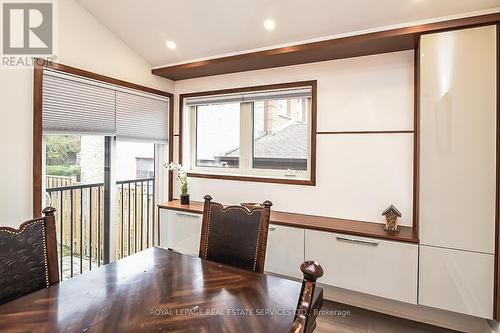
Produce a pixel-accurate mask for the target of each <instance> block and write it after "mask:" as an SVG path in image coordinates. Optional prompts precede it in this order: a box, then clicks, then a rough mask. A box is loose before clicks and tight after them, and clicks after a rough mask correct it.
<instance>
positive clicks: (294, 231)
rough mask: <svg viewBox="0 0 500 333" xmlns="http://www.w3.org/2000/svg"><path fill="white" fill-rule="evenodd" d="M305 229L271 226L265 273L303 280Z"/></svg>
mask: <svg viewBox="0 0 500 333" xmlns="http://www.w3.org/2000/svg"><path fill="white" fill-rule="evenodd" d="M303 262H304V229H299V228H291V227H285V226H280V225H273V224H271V225H269V233H268V238H267V249H266V265H265V271H266V272H271V273H276V274H281V275H285V276H290V277H295V278H299V279H301V278H302V272H301V271H300V265H301V264H302V263H303Z"/></svg>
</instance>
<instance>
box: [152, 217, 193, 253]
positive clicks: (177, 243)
mask: <svg viewBox="0 0 500 333" xmlns="http://www.w3.org/2000/svg"><path fill="white" fill-rule="evenodd" d="M200 237H201V215H199V214H192V213H185V212H179V211H175V210H167V209H160V246H162V247H165V248H170V249H172V250H174V251H177V252H180V253H183V254H188V255H192V256H198V253H199V247H200Z"/></svg>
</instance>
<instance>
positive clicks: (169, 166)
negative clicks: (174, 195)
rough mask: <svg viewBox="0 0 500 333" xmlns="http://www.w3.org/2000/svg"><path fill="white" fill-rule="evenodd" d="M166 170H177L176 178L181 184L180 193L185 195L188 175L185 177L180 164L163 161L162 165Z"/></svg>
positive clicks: (185, 173)
mask: <svg viewBox="0 0 500 333" xmlns="http://www.w3.org/2000/svg"><path fill="white" fill-rule="evenodd" d="M163 166H164V167H165V168H167V170H169V171H170V170H171V171H175V172H177V179H178V180H179V183H180V184H181V194H182V195H187V194H188V177H187V172H186V170H185V169H184V167H183V166H182V164H175V163H174V162H170V163H168V164H167V163H165V164H164V165H163Z"/></svg>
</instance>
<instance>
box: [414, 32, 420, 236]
mask: <svg viewBox="0 0 500 333" xmlns="http://www.w3.org/2000/svg"><path fill="white" fill-rule="evenodd" d="M413 108H414V109H413V128H414V135H413V218H412V220H413V228H415V230H417V232H418V231H419V228H418V209H419V205H418V203H419V201H418V199H419V187H420V186H419V181H420V39H419V41H418V45H417V47H416V48H415V53H414V57H413Z"/></svg>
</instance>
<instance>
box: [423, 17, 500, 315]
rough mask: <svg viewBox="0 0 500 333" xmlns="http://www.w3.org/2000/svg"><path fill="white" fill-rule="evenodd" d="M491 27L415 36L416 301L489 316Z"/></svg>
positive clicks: (492, 221) (492, 120) (492, 234)
mask: <svg viewBox="0 0 500 333" xmlns="http://www.w3.org/2000/svg"><path fill="white" fill-rule="evenodd" d="M496 33H497V32H496V26H486V27H479V28H472V29H464V30H457V31H449V32H442V33H437V34H429V35H424V36H422V37H421V40H420V159H419V161H420V162H419V163H420V179H419V192H420V193H419V228H420V255H419V260H420V266H419V282H420V283H419V304H422V305H427V306H432V307H436V308H440V309H445V310H450V311H455V312H460V313H465V314H470V315H474V316H479V317H483V318H492V317H493V284H494V279H493V278H494V254H495V197H496V193H495V184H496V136H497V133H496V90H497V87H496V80H497V79H496V72H497V71H496V66H497V65H496V62H497V58H496V47H497V46H496Z"/></svg>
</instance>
